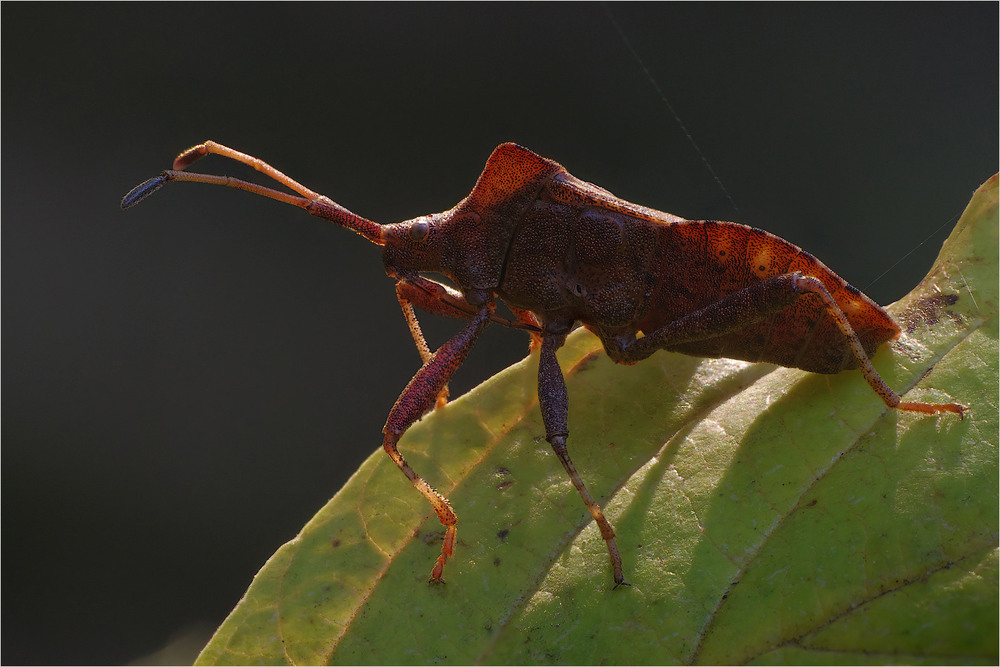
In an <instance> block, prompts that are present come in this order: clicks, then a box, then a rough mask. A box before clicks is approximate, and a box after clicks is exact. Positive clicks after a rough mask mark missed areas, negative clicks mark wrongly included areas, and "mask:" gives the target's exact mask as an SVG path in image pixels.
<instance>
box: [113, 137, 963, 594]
mask: <svg viewBox="0 0 1000 667" xmlns="http://www.w3.org/2000/svg"><path fill="white" fill-rule="evenodd" d="M209 153H214V154H217V155H221V156H224V157H228V158H232V159H234V160H237V161H239V162H242V163H244V164H247V165H249V166H251V167H253V168H254V169H256V170H258V171H260V172H262V173H264V174H266V175H267V176H269V177H271V178H273V179H274V180H276V181H278V182H279V183H281V184H282V185H285V186H286V187H288V188H290V189H291V190H293V191H294V192H296V193H298V194H297V195H292V194H287V193H285V192H281V191H278V190H274V189H271V188H267V187H263V186H260V185H256V184H253V183H249V182H247V181H243V180H240V179H235V178H231V177H227V176H214V175H210V174H196V173H189V172H185V171H183V170H184V169H185V168H186V167H188V166H189V165H190V164H192V163H193V162H194V161H196V160H197V159H199V158H201V157H202V156H204V155H207V154H209ZM169 181H194V182H197V183H210V184H215V185H226V186H229V187H235V188H239V189H241V190H247V191H249V192H253V193H255V194H259V195H264V196H266V197H271V198H273V199H277V200H279V201H283V202H286V203H288V204H293V205H295V206H298V207H300V208H303V209H305V210H306V211H307V212H309V213H311V214H312V215H315V216H318V217H321V218H324V219H326V220H329V221H330V222H334V223H337V224H339V225H342V226H344V227H347V228H348V229H350V230H352V231H354V232H356V233H358V234H360V235H361V236H364V237H365V238H366V239H368V240H369V241H371V242H372V243H374V244H376V245H379V246H382V259H383V262H384V263H385V271H386V273H387V274H388V275H389V277H390V278H392V279H393V280H395V281H396V294H397V296H398V298H399V303H400V306H401V307H402V309H403V315H404V317H405V318H406V322H407V324H408V326H409V328H410V332H411V334H412V335H413V339H414V341H415V342H416V345H417V349H418V350H419V352H420V356H421V358H422V359H423V361H424V364H423V366H422V367H421V369H420V370H419V371H418V372H417V374H416V375H414V376H413V379H412V380H410V383H409V384H408V385H407V386H406V388H405V389H404V390H403V393H402V394H400V396H399V398H398V399H397V400H396V404H395V405H394V406H393V407H392V410H391V411H390V412H389V417H388V419H387V420H386V423H385V427H384V428H383V433H384V440H383V443H382V446H383V448H384V449H385V451H386V453H387V454H388V455H389V456H390V458H392V460H393V461H394V462H395V463H396V465H397V466H399V468H400V470H402V471H403V474H404V475H406V477H407V478H408V479H409V480H410V481H411V482H412V483H413V485H414V487H416V489H417V490H418V491H420V493H421V494H423V496H424V497H425V498H427V500H428V501H429V502H430V504H431V505H432V506H433V507H434V510H435V511H436V512H437V515H438V518H439V519H440V520H441V523H442V524H443V525H444V526H445V527H446V531H445V537H444V545H443V546H442V548H441V555H440V556H439V557H438V559H437V562H436V563H435V565H434V568H433V570H432V571H431V580H432V581H441V576H442V574H443V572H444V566H445V563H446V562H447V560H448V558H449V557H451V556H452V554H453V552H454V548H455V540H456V535H457V530H456V523H457V521H458V519H457V517H456V515H455V512H454V511H453V510H452V508H451V505H450V504H449V503H448V500H447V499H446V498H445V497H444V496H442V495H441V494H440V493H438V492H437V491H435V490H434V489H433V488H431V486H430V485H429V484H427V482H425V481H424V480H423V479H422V478H421V477H420V475H418V474H417V473H416V472H415V471H414V470H413V469H412V468H411V467H410V465H409V464H408V463H407V462H406V460H405V459H404V458H403V457H402V456H401V455H400V453H399V451H398V450H397V449H396V443H397V442H398V441H399V439H400V437H401V436H402V435H403V433H405V432H406V429H407V428H409V427H410V425H411V424H413V423H414V422H415V421H417V420H418V419H419V418H420V417H421V415H423V414H424V412H426V411H427V410H429V409H431V408H432V407H434V405H435V404H437V405H442V404H443V403H444V402H445V401H446V400H447V383H448V380H449V378H450V377H451V376H452V374H453V373H454V372H455V369H456V368H458V366H459V365H461V363H462V361H463V360H464V359H465V357H466V355H468V353H469V351H470V350H471V349H472V346H473V345H474V344H475V342H476V340H477V338H478V337H479V335H480V333H481V332H482V331H483V329H484V328H485V327H486V326H487V325H488V324H490V323H491V322H495V323H498V324H501V325H504V326H508V327H512V328H518V329H524V330H526V331H528V332H529V333H530V334H531V337H532V348H533V349H540V355H541V357H540V359H539V365H538V400H539V405H540V407H541V412H542V420H543V422H544V424H545V438H546V440H548V441H549V443H550V444H551V445H552V448H553V449H554V450H555V453H556V455H557V456H558V457H559V460H560V462H561V463H562V465H563V467H564V468H565V469H566V472H567V473H568V474H569V477H570V479H571V480H572V482H573V485H574V486H575V487H576V489H577V491H579V493H580V496H581V497H582V498H583V502H584V503H585V504H586V506H587V509H588V510H589V511H590V513H591V515H592V516H593V517H594V520H595V521H596V522H597V524H598V526H599V528H600V531H601V536H602V537H603V538H604V540H605V542H606V544H607V548H608V554H609V556H610V559H611V569H612V575H613V577H614V581H615V584H616V586H617V585H621V584H624V583H625V576H624V572H623V569H622V559H621V556H620V555H619V553H618V546H617V544H616V543H615V531H614V529H613V528H612V527H611V524H610V523H609V522H608V520H607V519H606V518H605V517H604V513H603V512H602V511H601V508H600V506H599V505H598V504H597V502H596V501H595V500H594V499H593V497H592V496H591V495H590V493H589V492H588V491H587V487H586V485H585V484H584V483H583V479H582V478H581V477H580V474H579V473H578V472H577V470H576V468H575V467H574V465H573V461H572V460H571V459H570V456H569V452H568V451H567V449H566V438H567V436H568V435H569V428H568V425H567V410H568V397H567V393H566V384H565V381H564V379H563V375H562V371H561V370H560V368H559V364H558V362H557V361H556V350H557V349H558V348H559V347H560V346H561V345H562V344H563V342H564V340H565V338H566V335H567V334H568V333H569V332H570V330H571V329H573V328H574V327H575V326H576V325H577V324H578V323H579V324H582V325H583V326H585V327H587V329H589V330H590V331H592V332H593V333H594V334H595V335H596V336H597V337H598V338H600V340H601V341H602V343H603V344H604V349H605V351H606V352H607V354H608V355H609V356H610V357H611V358H612V359H613V360H614V361H616V362H618V363H623V364H632V363H635V362H638V361H641V360H642V359H645V358H646V357H648V356H650V355H651V354H653V353H654V352H656V351H657V350H661V349H662V350H671V351H674V352H682V353H685V354H691V355H696V356H705V357H728V358H732V359H742V360H746V361H766V362H771V363H775V364H780V365H782V366H788V367H792V368H801V369H803V370H806V371H811V372H813V373H839V372H840V371H843V370H848V369H853V368H860V370H861V372H862V373H863V374H864V377H865V379H866V380H867V381H868V384H869V385H871V387H872V389H874V390H875V393H877V394H878V395H879V396H880V397H881V398H882V400H883V401H885V404H886V405H888V406H889V407H890V408H897V409H900V410H910V411H914V412H924V413H937V412H954V413H956V414H957V415H959V417H962V416H963V415H964V412H965V410H966V409H967V408H966V407H965V406H963V405H960V404H958V403H943V404H932V403H916V402H906V401H901V400H900V398H899V396H898V395H897V394H896V393H895V392H894V391H893V390H892V389H890V388H889V386H888V385H886V383H885V382H884V381H883V380H882V378H881V377H880V376H879V374H878V373H877V372H876V371H875V369H874V368H873V367H872V364H871V361H870V360H869V357H870V356H871V355H872V354H873V353H874V352H875V350H876V349H877V348H878V347H879V345H881V344H882V343H884V342H886V341H889V340H892V339H894V338H896V337H897V336H899V333H900V330H899V327H898V326H897V325H896V323H895V322H893V321H892V319H891V318H890V317H889V315H888V314H887V313H886V312H885V311H884V310H883V309H882V308H880V307H879V306H878V305H877V304H875V302H873V301H872V300H871V299H869V298H868V297H867V296H865V295H864V294H862V293H861V292H860V291H859V290H858V289H856V288H854V287H852V286H851V285H849V284H848V283H847V282H846V281H844V280H843V279H842V278H841V277H840V276H838V275H837V274H835V273H834V272H833V271H831V270H830V269H828V268H827V267H826V266H825V265H823V263H821V262H820V261H819V260H817V259H816V258H815V257H813V256H812V255H810V254H809V253H808V252H806V251H804V250H802V249H801V248H799V247H797V246H795V245H792V244H791V243H788V242H787V241H784V240H782V239H780V238H778V237H777V236H774V235H773V234H769V233H767V232H765V231H762V230H760V229H756V228H752V227H747V226H745V225H741V224H737V223H733V222H716V221H711V220H685V219H683V218H679V217H677V216H675V215H670V214H669V213H663V212H661V211H656V210H653V209H650V208H645V207H643V206H638V205H636V204H632V203H630V202H627V201H624V200H622V199H619V198H617V197H615V196H614V195H613V194H611V193H610V192H608V191H607V190H604V189H603V188H600V187H598V186H596V185H593V184H591V183H587V182H585V181H581V180H580V179H578V178H576V177H574V176H572V175H570V174H569V172H567V171H566V170H565V169H564V168H563V167H562V165H560V164H559V163H557V162H554V161H553V160H549V159H546V158H544V157H541V156H540V155H536V154H535V153H532V152H531V151H529V150H528V149H526V148H523V147H521V146H518V145H516V144H512V143H507V144H502V145H500V146H498V147H497V148H496V150H494V151H493V154H492V155H491V156H490V158H489V160H488V161H487V163H486V167H485V169H484V170H483V173H482V174H481V175H480V176H479V180H478V181H477V182H476V185H475V187H474V188H473V189H472V192H471V193H470V194H469V196H468V197H466V198H465V199H463V200H462V201H460V202H459V203H458V204H456V205H455V207H454V208H452V209H451V210H448V211H445V212H443V213H434V214H431V215H424V216H420V217H417V218H414V219H412V220H407V221H405V222H398V223H395V224H387V225H380V224H378V223H375V222H372V221H370V220H367V219H365V218H362V217H360V216H358V215H355V214H354V213H352V212H350V211H348V210H347V209H346V208H344V207H342V206H340V205H339V204H336V203H334V202H333V201H331V200H330V199H328V198H326V197H324V196H322V195H320V194H318V193H316V192H313V191H312V190H310V189H308V188H306V187H304V186H302V185H300V184H299V183H297V182H295V181H294V180H292V179H291V178H289V177H287V176H285V175H284V174H282V173H281V172H280V171H278V170H277V169H275V168H273V167H271V166H270V165H268V164H266V163H265V162H263V161H261V160H259V159H257V158H254V157H251V156H249V155H246V154H244V153H240V152H238V151H235V150H233V149H231V148H227V147H225V146H222V145H220V144H217V143H215V142H213V141H207V142H205V143H203V144H200V145H198V146H195V147H193V148H191V149H189V150H187V151H184V152H183V153H182V154H181V155H179V156H178V157H177V159H176V160H175V161H174V168H173V169H172V170H168V171H164V172H162V173H161V174H160V175H159V176H156V177H154V178H151V179H149V180H148V181H146V182H145V183H143V184H141V185H139V186H137V187H136V188H134V189H133V190H132V191H131V192H129V193H128V194H127V195H125V197H124V199H122V208H129V207H130V206H133V205H135V204H136V203H138V202H139V201H141V200H142V199H144V198H146V197H147V196H149V195H150V194H152V193H153V192H154V191H155V190H157V189H158V188H160V187H161V186H163V185H164V184H165V183H167V182H169ZM423 273H437V274H441V275H443V276H445V277H446V278H448V279H449V280H451V281H452V282H453V283H454V284H455V285H456V286H457V287H458V289H457V290H456V289H454V288H451V287H448V286H446V285H443V284H441V283H438V282H435V281H433V280H430V279H429V278H425V277H424V276H422V275H421V274H423ZM498 300H499V301H501V302H503V303H504V304H505V305H506V306H507V307H509V308H510V310H511V312H512V313H513V314H514V319H506V318H503V317H501V316H498V315H496V314H495V313H494V308H495V305H496V302H497V301H498ZM414 306H417V307H419V308H420V309H422V310H425V311H428V312H431V313H436V314H438V315H444V316H447V317H453V318H458V319H462V320H467V321H468V324H467V325H466V326H465V328H463V329H462V330H461V331H460V332H459V333H458V334H457V335H455V336H454V337H453V338H451V339H450V340H448V341H447V342H446V343H444V344H443V345H442V346H441V347H440V348H438V350H437V351H436V352H434V353H433V354H432V353H431V351H430V349H429V348H428V346H427V342H426V341H425V339H424V335H423V333H422V332H421V330H420V324H419V323H418V322H417V318H416V315H415V313H414V310H413V307H414ZM639 334H642V335H639Z"/></svg>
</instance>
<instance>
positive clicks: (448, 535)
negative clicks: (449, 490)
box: [382, 302, 493, 581]
mask: <svg viewBox="0 0 1000 667" xmlns="http://www.w3.org/2000/svg"><path fill="white" fill-rule="evenodd" d="M492 311H493V304H492V302H491V303H488V304H487V305H485V306H483V307H482V308H480V310H479V313H478V314H477V315H476V316H475V317H474V318H473V319H472V322H470V323H469V325H468V326H466V327H465V328H464V329H462V331H460V332H459V333H458V335H456V336H455V337H454V338H452V339H450V340H449V341H448V342H446V343H445V344H444V345H442V346H441V347H440V348H438V351H437V352H435V353H434V354H432V355H430V358H429V359H428V360H427V362H426V363H425V364H424V365H423V367H422V368H421V369H420V370H419V371H417V374H416V375H414V376H413V379H412V380H410V382H409V384H407V385H406V388H405V389H404V390H403V393H402V394H400V395H399V398H398V399H396V404H395V405H393V406H392V410H391V411H390V412H389V418H388V419H387V420H386V422H385V427H384V428H383V429H382V433H383V434H385V438H384V440H383V441H382V447H383V449H385V451H386V453H387V454H388V455H389V458H391V459H392V460H393V462H394V463H395V464H396V465H397V466H399V469H400V470H402V471H403V474H404V475H406V478H407V479H408V480H410V482H412V483H413V486H414V487H415V488H416V489H417V491H419V492H420V493H421V494H423V496H424V498H426V499H427V501H428V502H429V503H430V504H431V506H432V507H433V508H434V511H435V512H437V515H438V519H440V521H441V524H442V525H443V526H445V536H444V544H443V545H442V547H441V555H440V556H439V557H438V559H437V563H435V564H434V569H433V570H432V571H431V581H441V575H442V573H443V572H444V565H445V563H446V562H447V560H448V558H449V557H450V556H451V555H452V553H453V552H454V549H455V540H456V538H457V535H458V530H457V528H456V527H455V526H456V524H457V523H458V517H457V516H455V512H454V511H453V510H452V509H451V505H450V504H449V503H448V499H447V498H445V497H444V496H443V495H441V494H440V493H438V492H437V491H435V490H434V489H433V488H432V487H431V486H430V484H428V483H427V482H425V481H424V480H423V478H421V477H420V475H418V474H417V473H416V472H415V471H414V470H413V468H411V467H410V464H409V463H407V462H406V459H404V458H403V456H402V454H400V453H399V450H398V449H396V443H397V442H399V439H400V438H401V437H402V436H403V433H405V432H406V429H408V428H409V427H410V426H411V425H412V424H413V422H415V421H417V420H418V419H420V417H421V415H423V414H424V412H425V411H426V410H427V409H428V408H429V407H431V404H432V403H433V402H434V400H435V397H436V396H440V393H441V390H442V388H444V386H445V385H446V384H447V383H448V379H449V378H450V377H451V376H452V374H454V372H455V370H456V369H457V368H458V367H459V366H461V365H462V362H463V361H464V360H465V358H466V356H468V354H469V350H471V349H472V346H473V345H474V344H475V342H476V340H477V339H478V338H479V335H480V334H481V333H482V331H483V329H484V328H486V325H487V324H489V322H490V314H491V313H492Z"/></svg>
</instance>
